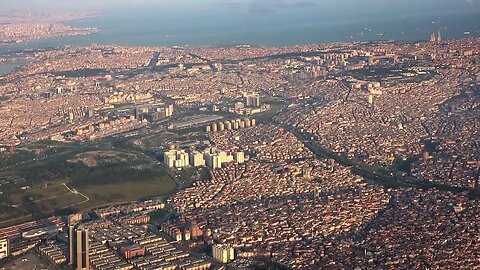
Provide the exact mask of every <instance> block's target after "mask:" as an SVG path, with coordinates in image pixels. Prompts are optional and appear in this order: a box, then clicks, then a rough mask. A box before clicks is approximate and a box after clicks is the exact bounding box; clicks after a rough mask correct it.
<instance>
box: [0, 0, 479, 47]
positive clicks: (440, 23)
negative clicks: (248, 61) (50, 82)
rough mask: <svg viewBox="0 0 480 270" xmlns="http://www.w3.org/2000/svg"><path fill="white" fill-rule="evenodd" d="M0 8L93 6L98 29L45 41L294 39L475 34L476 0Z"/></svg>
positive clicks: (161, 1) (58, 1)
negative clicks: (433, 33) (78, 35)
mask: <svg viewBox="0 0 480 270" xmlns="http://www.w3.org/2000/svg"><path fill="white" fill-rule="evenodd" d="M0 1H1V2H2V4H1V5H2V8H1V10H0V13H10V12H41V13H45V12H55V11H61V10H65V11H92V12H100V14H102V15H101V16H100V17H98V18H93V19H87V20H83V21H79V22H72V24H74V25H76V26H84V27H98V28H100V30H101V32H100V33H99V34H98V35H94V36H88V37H77V38H72V39H63V40H59V41H55V42H53V43H52V41H48V42H43V43H42V45H62V44H71V45H85V44H91V43H99V44H121V45H167V46H171V45H192V46H196V45H213V44H234V43H249V44H259V45H293V44H306V43H324V42H334V41H368V40H383V39H394V40H426V39H428V38H429V36H430V34H431V33H432V32H437V31H438V30H441V31H442V36H443V37H444V38H462V37H464V32H470V35H468V36H480V25H479V24H480V23H479V19H478V18H480V1H477V0H468V1H467V0H399V1H395V0H168V1H165V0H130V1H129V0H14V1H10V0H0Z"/></svg>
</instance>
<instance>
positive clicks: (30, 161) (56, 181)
mask: <svg viewBox="0 0 480 270" xmlns="http://www.w3.org/2000/svg"><path fill="white" fill-rule="evenodd" d="M35 147H36V148H37V147H39V148H41V147H42V145H39V146H35ZM45 149H48V150H43V154H41V155H36V156H33V157H32V155H25V154H24V153H22V156H21V157H18V158H17V157H11V158H8V159H5V160H6V161H7V162H6V163H7V164H5V165H7V166H3V168H4V170H0V180H2V179H3V180H4V181H3V182H0V227H4V226H8V225H12V224H16V223H19V222H24V221H26V220H28V219H33V218H38V217H44V216H49V215H52V214H57V215H59V214H69V213H72V212H84V211H87V210H90V209H91V208H94V207H98V206H103V205H109V204H115V203H120V202H128V201H132V200H138V199H143V198H151V197H156V196H164V195H168V194H171V193H172V192H173V191H175V190H176V188H177V185H176V183H175V181H174V180H173V179H172V178H170V176H169V175H168V172H167V171H166V169H165V168H163V166H162V165H160V164H158V161H157V160H155V159H153V158H150V157H149V156H147V155H145V154H144V153H143V152H142V151H141V150H135V149H125V148H123V147H115V146H114V143H111V142H106V143H105V142H103V143H101V142H97V143H96V144H92V145H88V144H87V145H82V146H78V145H67V146H65V145H63V144H59V145H55V144H53V145H52V144H48V145H45ZM45 152H48V154H45ZM25 160H26V161H25ZM8 165H13V166H11V167H8ZM10 179H22V181H21V182H15V181H14V180H10Z"/></svg>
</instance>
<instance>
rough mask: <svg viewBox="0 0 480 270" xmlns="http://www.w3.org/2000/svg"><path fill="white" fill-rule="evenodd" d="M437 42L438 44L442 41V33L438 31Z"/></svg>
mask: <svg viewBox="0 0 480 270" xmlns="http://www.w3.org/2000/svg"><path fill="white" fill-rule="evenodd" d="M437 41H438V42H440V41H442V32H440V30H438V34H437Z"/></svg>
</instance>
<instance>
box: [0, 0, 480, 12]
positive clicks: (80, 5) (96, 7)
mask: <svg viewBox="0 0 480 270" xmlns="http://www.w3.org/2000/svg"><path fill="white" fill-rule="evenodd" d="M0 6H1V10H2V11H0V12H2V13H3V12H7V11H12V10H16V11H27V12H34V11H42V12H45V11H48V10H79V9H81V10H89V11H106V12H107V11H108V10H118V9H123V8H131V7H150V8H158V9H163V10H165V9H167V10H168V9H172V10H178V9H179V8H188V9H217V10H218V9H225V8H230V9H232V8H234V9H239V10H242V11H245V12H273V11H276V10H279V9H285V8H289V9H291V8H305V9H310V8H317V9H319V10H325V11H336V12H342V11H345V12H348V11H359V12H372V13H376V12H389V11H395V12H397V13H398V12H428V11H429V10H430V11H431V12H463V11H468V10H471V9H480V1H478V0H173V1H172V0H0Z"/></svg>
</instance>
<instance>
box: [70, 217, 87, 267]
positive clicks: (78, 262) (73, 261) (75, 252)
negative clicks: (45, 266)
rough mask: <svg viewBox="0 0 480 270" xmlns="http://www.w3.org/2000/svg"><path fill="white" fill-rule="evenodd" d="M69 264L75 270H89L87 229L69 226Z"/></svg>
mask: <svg viewBox="0 0 480 270" xmlns="http://www.w3.org/2000/svg"><path fill="white" fill-rule="evenodd" d="M68 242H69V259H70V260H69V264H70V265H73V267H74V268H75V269H76V270H90V258H89V254H88V253H89V251H90V243H89V234H88V229H86V228H81V227H77V226H74V225H69V227H68Z"/></svg>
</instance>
